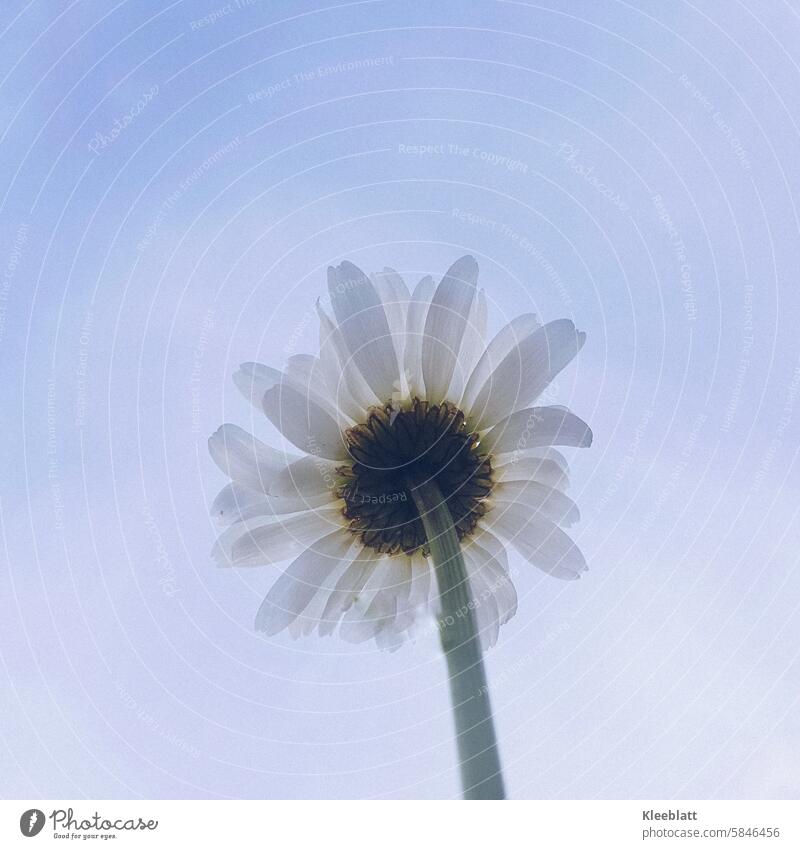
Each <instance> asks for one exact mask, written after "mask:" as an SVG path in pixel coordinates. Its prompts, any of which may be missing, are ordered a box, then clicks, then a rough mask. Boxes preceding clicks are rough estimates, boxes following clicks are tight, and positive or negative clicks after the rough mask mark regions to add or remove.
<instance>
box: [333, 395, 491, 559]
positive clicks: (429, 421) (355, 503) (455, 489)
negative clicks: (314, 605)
mask: <svg viewBox="0 0 800 849" xmlns="http://www.w3.org/2000/svg"><path fill="white" fill-rule="evenodd" d="M345 439H346V441H347V446H348V450H349V453H350V456H351V458H352V459H353V463H352V465H345V466H340V467H339V468H338V469H337V471H338V472H339V474H340V475H341V476H342V477H343V478H344V482H343V483H342V485H341V486H340V489H339V496H340V497H341V498H342V499H343V500H344V502H345V506H344V508H343V512H344V515H345V517H346V518H347V519H348V520H349V528H350V530H351V532H352V533H354V534H355V535H357V536H358V537H359V538H360V539H361V541H362V542H363V544H364V545H366V546H369V547H371V548H373V549H375V550H376V551H378V552H381V553H383V554H413V553H414V552H415V551H417V550H421V551H422V552H423V553H425V554H427V553H428V546H427V541H426V537H425V529H424V527H423V524H422V520H421V519H420V517H419V514H418V512H417V509H416V506H415V503H414V498H413V497H412V493H411V489H412V487H413V486H414V485H415V484H418V483H422V482H427V481H431V480H433V481H435V482H436V484H437V486H438V487H439V490H440V491H441V493H442V495H443V497H444V499H445V500H446V502H447V506H448V508H449V510H450V514H451V515H452V517H453V522H454V524H455V528H456V532H457V534H458V536H459V539H463V538H464V537H465V536H468V535H469V534H470V533H471V532H472V531H473V530H474V529H475V526H476V525H477V523H478V520H479V519H480V518H481V516H483V515H484V513H485V512H486V505H485V504H484V502H485V499H486V498H487V496H488V495H489V493H490V492H491V489H492V465H491V461H490V459H489V457H488V456H486V455H482V454H481V453H480V450H479V438H478V435H477V434H475V433H471V432H470V431H469V429H468V427H467V424H466V421H465V417H464V414H463V413H462V412H461V410H459V409H458V408H457V407H456V406H455V405H453V404H451V403H449V402H447V401H445V402H442V403H441V404H430V403H429V402H427V401H421V400H419V399H418V398H415V399H414V400H413V401H412V402H411V405H410V407H409V408H408V409H395V408H394V407H393V406H392V405H391V404H387V405H386V406H385V407H381V408H372V409H371V410H370V411H369V416H368V418H367V421H366V422H365V423H363V424H358V425H355V426H353V427H351V428H349V429H348V430H347V431H345Z"/></svg>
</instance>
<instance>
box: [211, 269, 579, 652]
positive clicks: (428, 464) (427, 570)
mask: <svg viewBox="0 0 800 849" xmlns="http://www.w3.org/2000/svg"><path fill="white" fill-rule="evenodd" d="M477 278H478V265H477V263H476V262H475V260H474V259H473V258H472V257H470V256H465V257H462V258H461V259H459V260H458V261H457V262H456V263H455V264H454V265H453V266H452V267H451V268H450V269H449V271H448V272H447V273H446V274H445V275H444V277H443V278H442V279H441V281H440V282H439V283H438V284H437V283H436V282H434V280H433V279H432V278H431V277H425V278H423V279H422V280H420V281H419V283H417V285H416V286H415V287H414V290H413V292H409V289H408V287H407V285H406V283H405V281H404V280H403V278H402V277H401V276H400V275H399V274H398V273H397V272H395V271H393V270H392V269H389V268H386V269H384V270H383V271H382V272H380V273H375V274H371V275H369V276H367V275H366V274H365V273H364V272H363V271H361V270H360V269H359V268H358V267H356V266H355V265H353V264H352V263H350V262H342V264H341V265H339V266H338V267H336V268H329V269H328V293H329V298H328V301H327V303H326V305H325V306H323V304H322V303H319V302H318V304H317V312H318V314H319V323H320V339H319V348H320V351H319V355H318V356H313V355H307V354H300V355H296V356H291V357H289V359H288V362H287V364H286V367H285V369H284V370H283V371H279V370H276V369H274V368H270V367H269V366H266V365H261V364H258V363H245V364H244V365H242V366H241V368H240V369H239V371H238V372H237V373H236V374H235V375H234V382H235V384H236V386H237V387H238V389H239V390H240V391H241V392H242V393H243V394H244V396H245V397H246V398H247V399H248V400H249V401H251V402H252V404H253V405H254V406H255V407H256V408H257V409H258V410H259V412H263V414H264V415H266V417H267V419H269V421H270V422H272V424H273V425H274V426H275V427H276V428H277V429H278V431H280V433H281V434H282V435H283V436H284V437H285V438H286V440H287V441H288V442H289V443H291V444H293V445H294V446H295V447H296V448H297V449H298V451H299V453H297V454H287V452H286V451H284V450H277V449H275V448H272V447H270V446H269V445H267V444H265V443H263V442H261V441H259V440H258V439H257V438H255V437H254V436H252V435H250V434H249V433H247V432H246V431H244V430H242V429H241V428H239V427H237V426H236V425H233V424H226V425H223V426H222V427H221V428H220V429H219V430H218V431H217V432H216V433H215V434H214V435H213V436H212V437H211V439H210V440H209V449H210V452H211V456H212V457H213V459H214V461H215V462H216V463H217V465H218V466H219V467H220V469H221V470H222V471H223V472H224V473H225V474H226V475H227V476H228V477H229V478H230V480H231V482H230V483H229V484H228V485H227V486H226V487H225V488H224V489H223V490H222V491H221V492H220V493H219V495H218V496H217V498H216V500H215V501H214V505H213V508H212V512H213V514H214V516H215V517H216V518H217V520H218V521H219V522H220V523H221V524H222V525H223V526H224V527H225V530H224V531H223V532H222V534H221V535H220V537H219V539H218V541H217V543H216V545H215V548H214V557H215V559H216V560H217V562H218V563H220V564H224V565H232V566H260V565H265V564H275V563H279V562H282V561H286V560H288V559H289V558H294V559H293V560H292V561H291V563H290V564H289V565H288V566H287V567H286V568H285V569H284V570H283V571H282V572H281V573H280V574H279V575H278V577H277V580H276V581H275V583H274V585H273V586H272V588H271V589H270V591H269V593H268V594H267V597H266V599H265V600H264V602H263V604H262V605H261V608H260V610H259V611H258V614H257V617H256V627H257V628H258V629H259V630H261V631H264V632H266V633H267V634H270V635H272V634H277V633H278V632H280V631H283V630H284V629H288V631H289V633H290V634H291V635H292V636H295V637H296V636H299V635H303V634H310V633H312V632H315V631H316V632H318V633H319V634H320V635H329V634H332V633H334V632H337V633H338V634H339V635H340V636H341V638H342V639H344V640H348V641H352V642H361V641H366V640H369V639H371V638H374V639H375V640H376V642H377V644H378V645H379V646H380V647H381V648H387V649H395V648H397V647H398V646H399V645H400V644H401V643H402V642H403V641H404V639H405V638H407V636H408V635H409V634H410V633H413V630H414V628H415V626H417V625H418V624H419V623H420V622H424V621H426V620H427V621H431V618H430V614H431V613H433V614H435V615H439V616H441V607H440V603H441V599H440V591H441V587H439V586H438V585H437V579H436V574H435V569H434V560H435V558H433V557H432V554H431V542H430V541H429V537H430V534H431V528H430V527H426V521H425V520H426V519H430V516H428V515H427V514H428V513H429V512H430V511H429V509H428V507H427V506H426V501H425V498H428V499H429V500H430V498H431V493H433V496H434V498H435V499H438V501H439V502H443V503H444V504H446V507H447V510H448V512H449V515H450V517H451V519H452V527H453V529H454V530H455V536H456V537H457V540H458V542H459V543H460V549H461V552H462V554H463V561H464V564H465V568H466V573H467V577H468V587H469V594H468V595H465V596H463V598H462V601H464V602H465V603H466V604H468V605H469V607H470V608H471V609H472V611H473V612H472V614H471V615H472V617H473V618H474V620H475V625H476V628H477V630H478V632H479V634H480V640H481V642H482V644H483V646H484V647H488V646H490V645H492V644H493V643H494V642H495V641H496V639H497V635H498V631H499V628H500V625H501V624H503V623H504V622H506V621H508V620H509V619H510V618H511V617H512V616H513V615H514V613H515V612H516V609H517V595H516V591H515V589H514V584H513V582H512V580H511V576H510V572H509V564H508V553H507V548H508V547H509V546H510V547H512V548H513V549H515V550H516V551H517V552H518V553H519V554H520V555H521V556H522V557H523V558H524V559H525V560H526V561H528V562H529V563H530V564H532V565H533V566H535V567H537V568H538V569H541V570H543V571H545V572H547V573H548V574H550V575H553V576H554V577H556V578H562V579H567V580H570V579H575V578H578V577H579V576H580V574H581V572H583V571H584V570H585V569H586V564H585V561H584V558H583V556H582V555H581V552H580V551H579V549H578V548H577V547H576V545H575V544H574V543H573V542H572V540H571V539H570V538H569V536H567V534H566V533H565V531H564V530H563V528H565V527H568V526H570V525H572V524H573V523H574V522H575V521H577V519H578V509H577V507H576V505H575V504H574V503H573V501H572V500H571V499H570V498H569V497H568V496H567V495H566V493H565V490H566V488H567V484H568V479H567V463H566V460H565V458H564V456H563V455H562V454H561V453H560V452H559V451H558V450H557V449H556V447H555V446H573V447H583V446H588V445H589V444H590V443H591V439H592V434H591V431H590V429H589V427H588V426H587V425H586V424H585V423H584V422H583V421H581V419H579V418H578V417H577V416H575V415H574V414H573V413H571V412H570V411H569V410H567V409H566V408H565V407H561V406H549V405H544V404H541V405H537V399H539V398H541V396H542V394H543V393H544V391H545V390H546V389H547V387H548V385H549V384H550V382H551V381H552V380H553V378H554V377H555V376H556V375H557V374H558V373H559V372H560V371H561V370H562V369H563V368H564V367H565V366H566V365H567V364H568V363H569V362H570V361H571V360H572V359H573V357H574V356H575V355H576V354H577V352H578V351H579V350H580V348H581V346H582V345H583V342H584V339H585V334H583V333H580V332H578V331H577V330H576V329H575V326H574V324H573V323H572V321H569V320H567V319H559V320H556V321H551V322H549V323H548V324H544V325H543V324H541V323H540V322H539V320H538V319H537V318H536V316H535V315H533V314H530V313H526V314H523V315H520V316H518V317H517V318H515V319H513V321H511V322H509V323H508V324H507V325H505V326H504V327H503V328H502V329H501V330H500V331H499V332H498V333H497V334H496V335H495V336H494V337H493V338H492V339H491V340H490V341H488V343H487V340H486V326H487V305H486V298H485V296H484V293H483V291H482V290H478V288H477V285H476V284H477ZM437 533H438V532H437ZM462 583H463V582H462Z"/></svg>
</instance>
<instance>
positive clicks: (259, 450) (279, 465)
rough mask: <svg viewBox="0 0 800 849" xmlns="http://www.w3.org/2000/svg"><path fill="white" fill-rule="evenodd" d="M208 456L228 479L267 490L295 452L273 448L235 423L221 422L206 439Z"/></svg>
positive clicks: (295, 456)
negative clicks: (288, 452) (220, 425)
mask: <svg viewBox="0 0 800 849" xmlns="http://www.w3.org/2000/svg"><path fill="white" fill-rule="evenodd" d="M208 451H209V454H211V459H212V460H213V461H214V462H215V463H216V464H217V466H219V468H220V469H221V470H222V471H223V472H224V473H225V474H226V475H227V476H228V477H229V478H231V480H235V481H239V482H241V483H245V484H247V485H248V486H250V487H251V488H253V489H261V490H263V491H265V492H266V490H267V488H268V487H269V484H270V483H271V481H272V480H273V478H274V477H275V475H276V474H278V472H279V471H280V470H281V469H283V468H285V466H286V464H287V462H291V461H292V460H294V459H298V458H297V455H296V454H287V453H286V452H285V451H276V450H275V449H274V448H270V446H269V445H265V444H264V443H263V442H261V441H260V440H258V439H256V438H255V436H253V435H252V434H250V433H248V432H247V431H246V430H243V429H242V428H240V427H239V426H238V425H233V424H224V425H222V427H220V428H219V429H218V430H216V431H215V432H214V433H213V434H212V435H211V437H210V438H209V440H208Z"/></svg>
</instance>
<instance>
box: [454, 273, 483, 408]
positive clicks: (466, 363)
mask: <svg viewBox="0 0 800 849" xmlns="http://www.w3.org/2000/svg"><path fill="white" fill-rule="evenodd" d="M487 317H488V316H487V306H486V293H485V292H484V291H483V289H480V290H478V293H477V295H476V297H475V300H474V301H473V302H472V309H471V310H470V314H469V319H468V320H467V325H466V327H465V328H464V339H463V341H462V343H461V352H460V354H459V356H458V360H457V361H456V365H455V368H454V369H453V376H452V378H451V379H450V390H449V397H450V399H451V400H453V402H454V403H455V402H457V401H458V399H459V398H461V396H462V394H463V392H464V387H465V385H466V383H467V380H468V379H469V376H470V375H471V374H472V370H473V369H474V368H475V365H476V364H477V362H478V360H479V359H480V358H481V356H482V355H483V352H484V350H485V348H486V322H487Z"/></svg>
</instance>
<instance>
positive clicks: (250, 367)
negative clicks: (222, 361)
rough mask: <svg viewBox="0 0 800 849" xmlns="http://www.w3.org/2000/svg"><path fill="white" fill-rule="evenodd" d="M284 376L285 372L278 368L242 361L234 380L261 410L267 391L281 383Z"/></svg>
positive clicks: (245, 395) (238, 387)
mask: <svg viewBox="0 0 800 849" xmlns="http://www.w3.org/2000/svg"><path fill="white" fill-rule="evenodd" d="M282 377H283V374H282V373H281V372H280V371H278V369H275V368H272V367H271V366H265V365H264V364H263V363H242V364H241V365H240V366H239V369H238V370H237V371H236V372H234V375H233V382H234V384H235V385H236V388H237V389H238V390H239V391H240V392H241V393H242V395H244V397H245V398H247V400H248V401H249V402H250V403H251V404H252V405H253V406H254V407H255V408H256V409H257V410H261V409H262V408H261V402H262V401H263V400H264V395H265V393H266V392H267V390H268V389H272V387H273V386H276V385H277V384H278V383H280V381H281V378H282Z"/></svg>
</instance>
